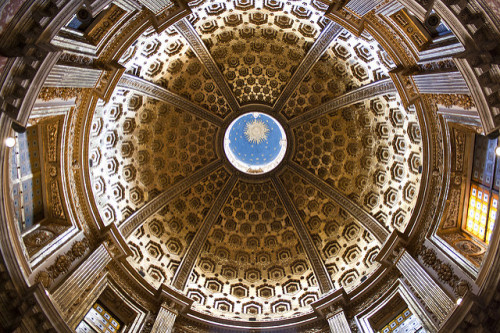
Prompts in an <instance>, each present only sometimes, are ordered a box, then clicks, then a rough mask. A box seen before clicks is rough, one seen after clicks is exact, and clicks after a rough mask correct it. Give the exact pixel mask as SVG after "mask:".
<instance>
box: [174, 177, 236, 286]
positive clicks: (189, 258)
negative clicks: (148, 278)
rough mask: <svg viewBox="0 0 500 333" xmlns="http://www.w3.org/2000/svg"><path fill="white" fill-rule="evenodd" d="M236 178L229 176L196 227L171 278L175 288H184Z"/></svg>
mask: <svg viewBox="0 0 500 333" xmlns="http://www.w3.org/2000/svg"><path fill="white" fill-rule="evenodd" d="M237 180H238V177H237V176H235V175H232V176H231V178H229V180H228V181H227V182H226V184H225V185H224V188H223V189H222V191H221V192H220V193H219V196H218V197H217V199H215V202H214V204H213V205H212V207H211V208H210V211H209V212H208V214H207V216H206V217H205V220H204V221H203V224H202V226H201V227H200V228H199V229H198V232H197V233H196V235H195V236H194V238H193V240H192V241H191V244H190V245H189V248H188V249H187V251H186V254H185V255H184V258H183V259H182V261H181V264H180V265H179V267H178V268H177V270H176V272H175V275H174V278H173V280H172V285H173V286H174V287H175V288H177V289H179V290H182V289H184V286H185V285H186V282H187V279H188V277H189V274H190V273H191V271H192V270H193V267H194V263H195V261H196V258H198V255H199V254H200V251H201V249H202V247H203V245H204V244H205V241H206V240H207V237H208V233H209V232H210V230H211V229H212V226H213V225H214V223H215V221H217V217H218V216H219V214H220V212H221V210H222V207H224V204H225V203H226V200H227V198H228V197H229V195H230V194H231V192H232V189H233V187H234V185H235V184H236V181H237Z"/></svg>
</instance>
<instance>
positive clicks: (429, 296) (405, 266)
mask: <svg viewBox="0 0 500 333" xmlns="http://www.w3.org/2000/svg"><path fill="white" fill-rule="evenodd" d="M396 267H397V268H398V269H399V271H400V272H401V273H402V274H403V276H404V278H405V279H406V280H407V281H408V282H409V283H410V285H411V286H412V287H413V289H414V293H415V294H417V295H415V296H417V298H420V299H421V300H422V301H423V303H424V304H425V307H426V308H428V309H429V310H430V312H432V313H433V314H434V315H435V316H436V318H437V321H438V322H439V323H443V322H444V321H445V319H446V317H447V315H448V314H449V313H450V312H451V311H452V310H453V309H454V307H455V303H454V302H453V300H452V299H451V298H450V297H449V296H448V295H447V294H446V293H445V292H444V291H443V289H442V288H441V287H440V286H439V285H438V284H437V283H436V281H434V280H433V279H432V277H431V276H430V275H429V274H427V272H426V271H425V270H424V268H423V267H422V266H420V264H419V262H418V261H416V260H415V259H414V258H413V257H412V256H411V255H410V254H409V253H408V252H406V251H405V250H403V254H402V255H401V257H400V259H399V260H398V262H397V263H396Z"/></svg>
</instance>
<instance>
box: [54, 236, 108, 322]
mask: <svg viewBox="0 0 500 333" xmlns="http://www.w3.org/2000/svg"><path fill="white" fill-rule="evenodd" d="M111 260H112V256H111V254H110V252H109V251H108V248H107V247H106V245H105V244H101V245H99V246H98V247H97V248H96V249H95V250H94V252H92V253H91V254H90V255H89V256H88V257H87V258H86V259H85V260H84V261H83V262H82V263H81V264H80V266H78V267H77V268H76V269H75V270H74V271H73V272H72V273H71V274H69V276H68V277H67V278H66V280H64V281H63V283H61V284H60V285H59V286H58V287H57V289H55V290H54V291H53V293H52V298H53V300H54V301H55V303H56V304H57V305H58V306H59V310H60V312H61V314H62V316H63V318H65V319H66V322H67V323H68V324H70V323H71V324H70V326H71V327H72V326H73V325H75V326H76V320H77V319H81V317H82V316H83V315H84V313H85V312H86V311H87V310H88V308H89V307H90V306H91V302H92V301H93V300H92V299H91V298H93V297H89V296H91V294H99V292H98V291H96V289H98V288H99V285H100V280H102V278H104V277H105V275H106V273H105V267H106V265H108V264H109V262H110V261H111ZM93 291H96V292H93ZM75 305H76V308H75ZM80 312H81V313H80Z"/></svg>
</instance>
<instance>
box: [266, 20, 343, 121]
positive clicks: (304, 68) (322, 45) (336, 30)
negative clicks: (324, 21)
mask: <svg viewBox="0 0 500 333" xmlns="http://www.w3.org/2000/svg"><path fill="white" fill-rule="evenodd" d="M343 30H344V28H342V26H340V25H338V24H337V23H335V22H330V23H328V25H327V26H326V27H325V28H324V29H323V31H322V32H321V35H320V36H319V37H318V39H316V41H315V42H314V44H313V46H312V47H311V49H310V50H309V52H308V53H307V54H306V56H305V57H304V59H303V60H302V62H301V63H300V65H299V67H298V68H297V70H296V71H295V72H294V73H293V76H292V78H291V79H290V81H288V84H287V85H286V86H285V88H284V89H283V91H282V92H281V94H280V97H278V100H277V101H276V102H275V103H274V106H273V111H274V112H275V113H278V112H280V111H281V110H282V109H283V106H284V105H285V103H286V101H288V99H289V98H290V96H291V95H292V94H293V92H294V91H295V88H297V86H298V85H299V84H300V83H301V82H302V80H304V78H305V77H306V75H307V73H309V71H310V70H311V68H312V67H313V66H314V64H316V62H317V61H318V59H319V58H320V57H321V56H322V55H323V54H324V53H325V51H326V49H327V48H328V47H329V46H330V45H331V44H332V42H333V41H334V40H335V39H336V38H337V37H338V36H339V35H340V33H341V32H342V31H343Z"/></svg>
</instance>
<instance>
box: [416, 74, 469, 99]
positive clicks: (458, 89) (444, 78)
mask: <svg viewBox="0 0 500 333" xmlns="http://www.w3.org/2000/svg"><path fill="white" fill-rule="evenodd" d="M413 81H414V82H415V84H416V86H417V87H418V91H419V92H420V93H421V94H470V91H469V87H468V86H467V83H466V82H465V80H464V78H463V77H462V74H461V73H460V72H441V73H439V72H430V73H418V74H415V75H413Z"/></svg>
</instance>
